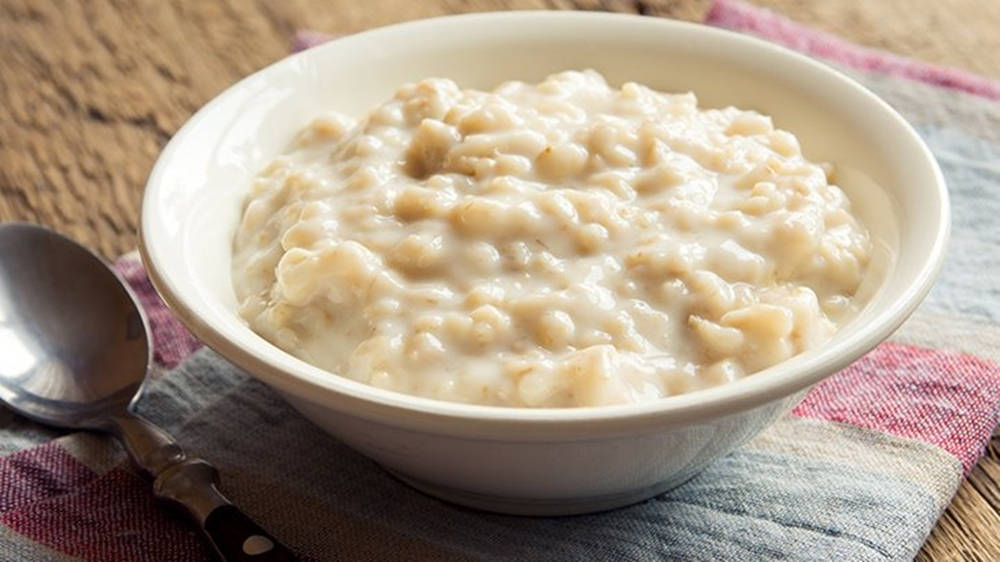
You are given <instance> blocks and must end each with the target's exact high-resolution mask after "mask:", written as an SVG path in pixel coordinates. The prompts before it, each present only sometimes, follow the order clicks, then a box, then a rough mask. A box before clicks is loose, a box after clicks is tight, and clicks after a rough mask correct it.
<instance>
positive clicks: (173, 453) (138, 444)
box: [108, 413, 297, 562]
mask: <svg viewBox="0 0 1000 562" xmlns="http://www.w3.org/2000/svg"><path fill="white" fill-rule="evenodd" d="M108 429H109V430H110V431H111V432H112V433H113V434H115V435H116V436H117V437H118V438H120V439H121V440H122V442H123V443H124V444H125V449H126V450H127V451H128V454H129V456H130V457H131V458H132V460H133V461H134V462H135V464H136V465H138V466H139V468H141V469H143V471H145V472H146V473H148V474H149V475H150V476H151V477H152V478H153V491H154V493H155V495H156V497H158V498H160V499H164V500H168V501H170V502H172V503H174V504H177V505H180V506H181V507H183V508H184V509H185V510H186V511H187V512H188V514H190V515H191V517H192V518H194V519H195V520H196V521H197V522H198V523H199V524H200V525H201V528H202V530H203V531H204V532H205V535H206V536H207V537H208V539H209V540H210V541H211V543H212V546H213V547H215V550H216V552H217V553H218V554H219V556H220V557H221V558H222V560H226V561H228V562H244V561H247V562H250V561H259V562H289V561H295V560H297V559H296V557H295V555H294V554H292V552H291V551H290V550H288V549H287V548H286V547H284V546H282V545H281V543H279V542H278V541H277V539H275V538H274V537H272V536H271V535H269V534H268V533H267V532H265V531H264V530H263V529H261V528H260V526H258V525H257V524H256V523H254V522H253V520H252V519H250V518H249V517H247V516H246V515H245V514H244V513H243V512H242V511H240V510H239V508H237V507H236V506H235V505H233V503H232V502H230V501H229V500H228V499H227V498H226V497H225V496H223V495H222V493H221V492H220V491H219V489H218V487H217V486H218V483H219V472H218V471H217V470H216V469H215V467H213V466H212V465H210V464H209V463H208V462H206V461H204V460H202V459H198V458H188V457H187V455H185V453H184V450H183V449H181V447H180V445H178V444H177V442H176V441H174V440H173V438H171V437H170V436H169V435H168V434H167V433H166V432H165V431H163V430H162V429H160V428H159V427H157V426H156V425H154V424H153V423H152V422H149V421H147V420H146V419H144V418H142V417H139V416H137V415H134V414H131V413H127V414H124V415H121V416H117V417H115V418H113V419H112V420H111V424H110V426H109V428H108Z"/></svg>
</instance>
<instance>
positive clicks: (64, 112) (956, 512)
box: [0, 0, 1000, 561]
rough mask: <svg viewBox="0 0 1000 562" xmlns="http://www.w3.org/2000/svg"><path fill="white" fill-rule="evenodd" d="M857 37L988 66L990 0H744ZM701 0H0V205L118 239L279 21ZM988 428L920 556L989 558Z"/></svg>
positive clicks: (653, 7)
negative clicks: (159, 163)
mask: <svg viewBox="0 0 1000 562" xmlns="http://www.w3.org/2000/svg"><path fill="white" fill-rule="evenodd" d="M757 3H758V4H762V5H765V6H768V7H770V8H772V9H774V10H776V11H778V12H780V13H783V14H786V15H789V16H790V17H792V18H793V19H796V20H798V21H801V22H803V23H806V24H809V25H813V26H816V27H818V28H821V29H825V30H827V31H830V32H833V33H836V34H838V35H841V36H843V37H846V38H848V39H850V40H853V41H856V42H859V43H861V44H865V45H869V46H873V47H879V48H884V49H887V50H891V51H895V52H898V53H901V54H905V55H908V56H914V57H917V58H922V59H925V60H929V61H933V62H937V63H941V64H950V65H954V66H958V67H963V68H966V69H969V70H973V71H976V72H980V73H982V74H986V75H989V76H994V77H1000V57H995V56H987V54H988V53H997V52H1000V33H996V31H995V30H996V29H997V28H998V27H1000V2H982V1H980V0H940V1H937V2H932V1H927V0H924V1H920V2H915V1H914V0H880V1H879V2H864V3H862V2H856V3H855V2H840V1H838V0H817V1H810V0H757ZM709 5H710V0H429V1H424V2H411V1H407V0H370V1H367V2H363V3H362V2H356V1H354V0H326V1H323V2H309V1H306V0H287V1H280V0H222V1H212V2H207V1H200V0H178V1H175V2H164V1H160V0H141V1H123V0H118V1H111V0H94V1H92V2H73V1H70V0H64V1H59V0H0V49H2V52H3V56H2V57H0V220H3V221H8V220H24V221H32V222H38V223H42V224H46V225H49V226H52V227H54V228H56V229H58V230H60V231H63V232H65V233H67V234H69V235H70V236H72V237H74V238H75V239H77V240H79V241H81V242H83V243H85V244H87V245H89V246H91V247H94V248H96V249H98V250H99V251H100V252H101V253H102V254H103V255H105V256H109V257H111V256H115V255H118V254H121V253H123V252H125V251H128V250H130V249H132V248H133V247H134V246H135V243H136V234H135V231H136V225H137V219H138V209H139V201H140V198H141V193H142V185H143V183H144V182H145V179H146V176H147V174H148V173H149V170H150V167H151V166H152V164H153V161H154V160H155V158H156V155H157V154H158V152H159V150H160V149H161V148H162V146H163V145H164V144H165V143H166V141H167V140H168V139H169V138H170V136H171V135H172V134H173V133H174V131H176V130H177V128H178V127H179V126H180V125H181V124H182V123H183V122H184V121H185V120H186V119H187V118H188V117H189V116H190V115H191V114H192V113H193V112H194V111H195V110H196V109H197V108H198V107H200V106H201V105H202V104H203V103H205V102H206V101H208V100H209V99H211V98H212V97H213V96H214V95H215V94H217V93H218V92H219V91H220V90H222V89H223V88H225V87H226V86H228V85H230V84H232V83H233V82H235V81H236V80H237V79H239V78H240V77H242V76H244V75H246V74H248V73H250V72H253V71H254V70H257V69H259V68H261V67H263V66H265V65H267V64H269V63H271V62H273V61H275V60H277V59H279V58H281V57H282V56H284V55H285V54H286V53H287V52H288V48H289V38H290V36H291V34H292V32H293V31H294V30H296V29H301V28H312V29H317V30H321V31H325V32H329V33H351V32H355V31H358V30H361V29H366V28H370V27H374V26H378V25H385V24H388V23H393V22H398V21H404V20H410V19H416V18H422V17H429V16H435V15H441V14H448V13H458V12H470V11H484V10H498V9H563V8H565V9H572V8H576V9H590V10H614V11H624V12H636V13H644V14H649V15H656V16H664V17H674V18H680V19H686V20H694V21H697V20H701V19H702V18H703V16H704V13H705V11H706V10H707V9H708V7H709ZM998 484H1000V434H997V435H995V436H994V439H993V443H992V444H991V446H990V448H989V451H988V453H987V456H986V457H984V459H983V460H982V461H981V462H980V464H979V466H978V467H977V468H976V469H975V471H974V472H973V473H972V475H971V476H970V478H969V480H968V481H967V482H966V483H965V484H963V485H962V487H961V489H960V490H959V492H958V494H957V496H956V498H955V500H954V501H953V502H952V504H951V506H950V507H949V508H948V510H947V511H946V513H945V514H944V515H943V516H942V518H941V520H940V522H939V524H938V525H937V527H936V528H935V529H934V531H933V533H932V534H931V536H930V538H929V539H928V541H927V544H926V545H925V547H924V549H923V551H922V552H921V554H920V556H919V559H920V560H984V561H987V560H1000V486H998Z"/></svg>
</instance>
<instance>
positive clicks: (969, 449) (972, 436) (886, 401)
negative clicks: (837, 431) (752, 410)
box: [792, 342, 1000, 472]
mask: <svg viewBox="0 0 1000 562" xmlns="http://www.w3.org/2000/svg"><path fill="white" fill-rule="evenodd" d="M792 413H793V414H795V415H797V416H801V417H807V418H817V419H823V420H829V421H836V422H844V423H849V424H851V425H856V426H859V427H864V428H868V429H873V430H876V431H881V432H883V433H888V434H890V435H895V436H897V437H905V438H910V439H919V440H921V441H925V442H927V443H931V444H934V445H937V446H939V447H941V448H942V449H944V450H946V451H948V452H949V453H951V454H953V455H955V456H956V457H957V458H958V460H959V461H961V463H962V466H964V467H965V470H966V472H968V471H970V470H972V467H974V466H975V464H976V461H978V460H979V456H980V455H981V454H982V451H983V447H984V446H985V443H986V442H987V441H988V440H989V437H990V434H991V433H992V432H993V428H995V427H996V425H997V422H998V416H1000V364H997V363H995V362H993V361H989V360H986V359H982V358H979V357H974V356H971V355H965V354H961V353H951V352H945V351H937V350H933V349H925V348H921V347H914V346H909V345H902V344H898V343H892V342H889V343H884V344H882V345H880V346H879V347H877V348H876V349H875V350H874V351H872V352H871V353H869V354H868V355H866V356H864V357H863V358H861V359H860V360H859V361H857V362H856V363H854V364H853V365H851V366H850V367H848V368H847V369H844V370H843V371H841V372H840V373H838V374H836V375H834V376H832V377H830V378H828V379H826V380H824V381H823V382H821V383H819V384H818V385H816V386H815V387H814V388H813V389H812V390H811V391H810V392H809V394H807V395H806V397H805V399H804V400H803V401H802V403H801V404H799V405H798V407H796V408H795V409H794V410H793V411H792Z"/></svg>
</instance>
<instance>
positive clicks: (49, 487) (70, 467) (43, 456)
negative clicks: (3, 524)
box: [0, 441, 96, 514]
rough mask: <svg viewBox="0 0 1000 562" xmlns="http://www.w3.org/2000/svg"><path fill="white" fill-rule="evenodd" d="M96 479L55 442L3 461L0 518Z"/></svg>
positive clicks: (9, 456) (0, 469)
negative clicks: (1, 515) (9, 512)
mask: <svg viewBox="0 0 1000 562" xmlns="http://www.w3.org/2000/svg"><path fill="white" fill-rule="evenodd" d="M95 476H96V475H95V474H94V472H93V471H91V470H90V469H89V468H87V467H86V466H85V465H84V464H82V463H81V462H80V461H78V460H76V459H75V458H74V457H73V456H72V455H70V454H69V453H68V452H66V450H65V449H63V448H62V447H60V446H59V445H58V444H57V443H55V442H52V441H50V442H48V443H45V444H44V445H39V446H37V447H32V448H30V449H25V450H23V451H18V452H16V453H13V454H11V455H7V456H6V457H3V458H0V514H2V513H6V512H8V511H11V510H14V509H17V508H19V507H21V506H24V505H28V504H30V503H32V502H36V501H40V500H44V499H47V498H51V497H54V496H58V495H61V494H65V493H67V492H69V491H70V490H72V489H74V488H76V487H78V486H81V485H83V484H85V483H86V482H88V481H90V480H92V479H93V478H94V477H95Z"/></svg>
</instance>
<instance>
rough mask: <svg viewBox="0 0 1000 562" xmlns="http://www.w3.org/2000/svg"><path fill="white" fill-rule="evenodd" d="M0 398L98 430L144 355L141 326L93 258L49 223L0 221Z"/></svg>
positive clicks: (124, 396) (129, 393)
mask: <svg viewBox="0 0 1000 562" xmlns="http://www.w3.org/2000/svg"><path fill="white" fill-rule="evenodd" d="M0 262H2V266H0V348H2V349H4V353H2V354H0V400H3V401H4V402H6V403H7V405H8V406H10V407H11V409H13V410H15V411H17V412H18V413H20V414H22V415H24V416H25V417H28V418H31V419H33V420H35V421H38V422H41V423H44V424H48V425H54V426H59V427H63V428H67V429H101V427H102V426H101V423H102V421H101V420H104V419H106V418H108V417H110V416H113V415H115V414H119V413H121V412H124V411H125V410H126V409H127V407H128V405H129V403H130V402H131V401H132V399H133V397H134V396H137V395H138V391H139V388H140V386H141V385H142V382H143V380H144V378H145V375H146V372H147V371H148V366H149V363H150V356H151V350H150V346H149V344H148V339H147V333H148V327H147V323H146V318H145V316H144V314H143V313H142V309H140V308H139V306H138V305H137V304H136V299H135V296H134V295H133V294H132V292H131V291H130V290H129V289H128V287H127V286H126V285H125V284H124V283H123V282H122V281H121V279H119V278H118V276H117V275H115V273H114V272H113V271H112V270H111V269H109V268H108V267H107V266H106V265H105V264H104V263H103V262H102V261H101V259H100V258H98V257H97V256H96V255H94V254H93V253H91V252H90V251H89V250H87V249H86V248H84V247H82V246H80V245H78V244H76V243H74V242H72V241H71V240H69V239H67V238H65V237H63V236H60V235H58V234H56V233H54V232H52V231H51V230H48V229H45V228H42V227H39V226H35V225H31V224H23V223H9V224H3V225H0Z"/></svg>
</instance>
